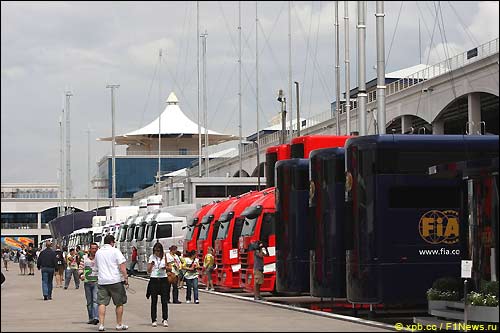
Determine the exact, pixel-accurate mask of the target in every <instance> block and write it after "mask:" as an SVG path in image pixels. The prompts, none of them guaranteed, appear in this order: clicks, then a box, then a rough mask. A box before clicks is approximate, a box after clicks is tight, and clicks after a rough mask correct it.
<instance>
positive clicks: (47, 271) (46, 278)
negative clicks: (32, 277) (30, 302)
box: [42, 267, 54, 298]
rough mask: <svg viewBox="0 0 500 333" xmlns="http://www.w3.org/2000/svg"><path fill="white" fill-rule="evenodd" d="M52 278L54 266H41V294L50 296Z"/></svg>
mask: <svg viewBox="0 0 500 333" xmlns="http://www.w3.org/2000/svg"><path fill="white" fill-rule="evenodd" d="M53 279H54V268H50V267H42V293H43V296H48V297H50V298H52V281H53Z"/></svg>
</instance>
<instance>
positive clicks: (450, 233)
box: [418, 210, 460, 244]
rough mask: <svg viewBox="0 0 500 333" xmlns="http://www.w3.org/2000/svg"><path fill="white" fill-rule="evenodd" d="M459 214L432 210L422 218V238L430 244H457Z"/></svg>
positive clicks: (419, 225) (419, 226)
mask: <svg viewBox="0 0 500 333" xmlns="http://www.w3.org/2000/svg"><path fill="white" fill-rule="evenodd" d="M459 225H460V224H459V221H458V212H457V211H454V210H444V211H440V210H430V211H428V212H426V213H425V214H424V215H422V217H421V218H420V222H419V224H418V230H419V232H420V236H421V237H422V238H423V239H424V240H425V241H426V242H427V243H430V244H441V243H443V244H455V243H457V242H458V240H459V236H460V231H459Z"/></svg>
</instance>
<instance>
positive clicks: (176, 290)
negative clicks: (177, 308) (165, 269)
mask: <svg viewBox="0 0 500 333" xmlns="http://www.w3.org/2000/svg"><path fill="white" fill-rule="evenodd" d="M170 286H172V296H173V298H174V300H173V302H174V303H177V302H179V286H178V285H177V283H174V284H171V283H170V282H169V283H168V300H169V301H170Z"/></svg>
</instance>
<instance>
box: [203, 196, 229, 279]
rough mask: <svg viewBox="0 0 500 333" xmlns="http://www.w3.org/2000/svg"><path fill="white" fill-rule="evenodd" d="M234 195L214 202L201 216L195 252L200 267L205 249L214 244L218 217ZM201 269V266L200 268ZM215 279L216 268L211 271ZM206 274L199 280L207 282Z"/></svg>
mask: <svg viewBox="0 0 500 333" xmlns="http://www.w3.org/2000/svg"><path fill="white" fill-rule="evenodd" d="M236 199H237V198H236V197H234V198H229V199H225V200H223V201H219V202H217V203H215V204H214V205H213V206H212V207H211V208H210V209H209V211H208V212H207V213H206V214H205V216H203V218H202V219H201V222H200V224H199V225H200V230H199V232H198V240H197V241H196V252H197V256H198V260H199V261H200V267H203V259H204V258H205V255H206V254H207V249H208V247H209V246H212V247H213V246H214V241H215V236H217V232H218V231H219V224H220V223H219V217H220V216H221V215H222V213H224V211H225V210H226V208H227V207H228V206H229V205H230V204H232V203H233V202H234V201H236ZM200 271H201V268H200ZM216 279H217V270H214V271H213V273H212V281H216ZM207 281H208V279H207V276H206V274H204V275H203V276H201V278H200V282H201V283H203V284H207Z"/></svg>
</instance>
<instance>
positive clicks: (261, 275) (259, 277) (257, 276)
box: [253, 269, 264, 284]
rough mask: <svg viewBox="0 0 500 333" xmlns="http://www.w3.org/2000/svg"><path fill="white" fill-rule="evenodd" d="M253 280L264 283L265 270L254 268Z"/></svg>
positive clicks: (255, 282) (256, 282)
mask: <svg viewBox="0 0 500 333" xmlns="http://www.w3.org/2000/svg"><path fill="white" fill-rule="evenodd" d="M253 282H254V284H263V283H264V272H262V271H259V270H257V269H254V270H253Z"/></svg>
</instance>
